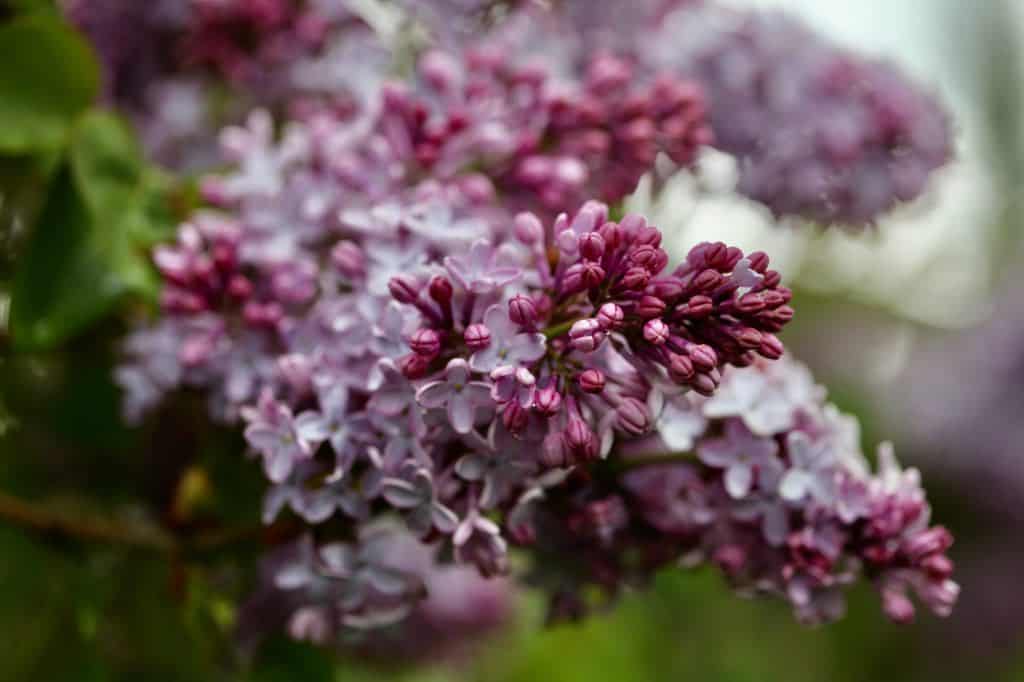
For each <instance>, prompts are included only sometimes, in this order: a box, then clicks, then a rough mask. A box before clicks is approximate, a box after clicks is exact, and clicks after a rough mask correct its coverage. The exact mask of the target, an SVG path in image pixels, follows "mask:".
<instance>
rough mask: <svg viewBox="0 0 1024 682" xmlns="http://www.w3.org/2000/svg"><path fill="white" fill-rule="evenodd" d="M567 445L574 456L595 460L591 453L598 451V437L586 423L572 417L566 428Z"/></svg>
mask: <svg viewBox="0 0 1024 682" xmlns="http://www.w3.org/2000/svg"><path fill="white" fill-rule="evenodd" d="M565 444H566V445H567V446H568V448H569V450H570V451H571V452H572V453H573V454H574V455H576V456H578V457H581V458H583V459H593V455H592V454H591V453H592V452H594V451H596V449H597V436H595V435H594V432H593V431H591V430H590V427H589V426H587V423H586V422H585V421H583V420H582V419H580V418H579V417H570V418H569V423H568V424H567V425H566V427H565Z"/></svg>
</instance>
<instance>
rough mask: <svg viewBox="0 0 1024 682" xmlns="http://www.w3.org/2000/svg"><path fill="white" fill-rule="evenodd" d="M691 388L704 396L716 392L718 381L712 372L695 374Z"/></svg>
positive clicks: (691, 381) (690, 382)
mask: <svg viewBox="0 0 1024 682" xmlns="http://www.w3.org/2000/svg"><path fill="white" fill-rule="evenodd" d="M689 384H690V388H692V389H693V390H694V391H696V392H697V393H699V394H700V395H703V396H709V395H712V394H714V392H715V389H717V388H718V382H717V381H715V379H714V378H713V376H712V375H711V374H695V375H694V376H693V378H692V379H690V381H689Z"/></svg>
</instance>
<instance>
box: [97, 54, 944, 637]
mask: <svg viewBox="0 0 1024 682" xmlns="http://www.w3.org/2000/svg"><path fill="white" fill-rule="evenodd" d="M582 64H583V69H584V70H583V72H582V73H584V76H583V77H581V78H578V79H573V78H569V79H568V80H565V79H562V78H560V77H559V76H557V75H556V74H554V73H552V72H547V71H545V70H543V69H538V68H537V67H535V66H530V65H528V64H526V63H525V62H523V61H521V60H519V59H518V58H517V57H516V56H515V55H514V54H513V55H509V54H505V53H503V52H500V51H495V50H487V49H483V48H469V49H466V50H464V51H455V52H443V51H440V50H431V51H427V52H424V53H423V54H422V55H421V56H420V58H419V59H418V61H417V63H416V68H415V74H414V75H413V76H412V77H410V78H409V79H407V80H406V81H404V82H392V83H383V84H381V85H380V86H379V87H378V88H376V89H374V90H373V92H372V94H371V95H370V96H369V97H368V98H367V100H366V102H364V103H363V106H362V107H361V108H360V109H359V111H358V112H353V111H351V110H347V109H344V108H339V107H336V106H331V105H325V104H324V103H322V102H321V103H315V104H313V105H309V103H308V102H306V103H305V104H304V105H303V106H298V107H293V108H292V111H291V114H292V119H291V120H288V121H286V122H285V123H284V124H283V125H280V126H275V123H274V121H273V119H272V117H271V115H270V114H269V113H267V112H265V111H261V110H257V111H255V112H253V113H252V114H250V116H249V118H248V120H247V122H246V125H245V126H233V127H229V128H227V129H225V130H224V131H223V133H222V135H221V147H222V150H223V153H224V155H225V157H226V160H227V161H228V162H229V163H230V168H229V170H227V171H226V172H224V173H223V174H217V175H209V176H206V177H204V178H203V180H202V183H201V187H202V194H203V198H204V199H205V200H206V202H207V203H208V204H209V206H208V208H206V209H203V210H201V211H198V212H197V213H195V214H194V215H193V216H192V217H191V218H190V220H189V221H188V222H187V223H186V224H184V225H182V226H181V227H180V229H179V231H178V240H177V243H176V244H173V245H164V246H161V247H159V248H157V249H156V250H155V252H154V261H155V264H156V266H157V268H158V269H159V271H160V273H161V274H162V276H163V278H164V280H165V288H164V292H163V298H162V311H163V317H162V319H161V320H160V321H159V322H157V323H156V324H154V325H152V326H150V327H145V328H142V329H140V330H139V331H137V332H136V333H135V334H133V335H132V336H131V337H130V338H129V339H128V341H127V343H126V345H125V351H126V361H125V363H124V364H123V365H122V366H121V367H120V368H119V369H118V371H117V380H118V382H119V384H120V385H121V386H122V387H123V388H124V389H125V393H126V413H127V414H128V415H129V416H130V417H139V416H141V415H142V414H143V413H145V412H146V411H147V410H149V409H151V408H152V407H154V406H155V405H156V404H157V403H158V402H159V401H160V399H161V397H162V396H163V395H165V394H166V393H168V392H169V391H172V390H175V389H178V388H181V387H190V388H198V389H202V390H204V391H206V392H207V394H208V395H209V398H210V408H211V414H212V415H213V416H214V418H216V419H219V420H222V421H225V422H228V423H238V422H239V421H241V422H243V423H244V431H245V438H246V441H247V443H248V445H249V447H250V450H251V452H252V454H253V455H254V456H255V457H256V458H258V459H259V461H260V463H261V464H262V466H263V470H264V472H265V474H266V476H267V478H268V480H269V481H270V483H271V487H270V489H269V490H268V492H267V495H266V498H265V501H264V514H263V518H264V521H265V522H266V523H273V522H274V521H275V520H276V519H278V518H279V517H281V516H282V515H286V514H287V515H291V516H294V517H298V518H299V519H301V521H302V522H303V523H304V524H306V525H308V526H310V527H315V533H313V534H312V535H310V538H312V537H313V536H315V538H316V541H315V542H314V541H313V540H312V539H309V540H306V541H304V542H303V543H301V544H300V545H296V546H295V547H294V548H293V550H292V551H291V553H290V554H289V558H288V560H287V561H283V562H276V563H275V562H270V563H271V568H270V569H268V570H269V571H270V573H271V575H270V576H269V578H268V581H267V584H268V585H270V586H271V588H272V589H271V591H272V592H285V593H288V595H287V599H285V602H286V603H287V604H288V605H290V606H289V607H288V609H287V610H288V611H289V613H288V617H287V621H288V623H289V628H290V630H291V632H292V633H293V634H294V635H296V636H301V637H306V638H310V639H314V640H317V641H322V640H324V639H328V638H334V637H335V636H336V635H340V634H343V633H347V632H349V631H351V630H362V629H377V628H379V627H381V626H385V625H391V624H394V623H395V622H397V621H399V620H402V619H404V618H405V617H406V616H408V615H409V614H410V612H411V611H412V610H413V609H414V607H415V604H416V603H417V602H419V601H420V600H422V599H423V597H424V594H423V592H424V587H425V583H429V581H426V580H425V579H424V576H425V575H426V574H428V573H430V572H431V571H433V570H434V569H436V568H437V567H436V566H435V565H434V564H435V563H436V562H437V561H442V560H444V561H451V562H454V563H455V564H459V565H462V566H468V567H472V568H474V569H475V570H476V571H477V572H478V573H479V574H480V575H481V576H483V577H486V578H490V577H493V576H499V575H501V574H504V573H506V572H508V569H509V561H508V552H509V546H510V543H514V544H517V545H520V546H523V547H527V548H532V549H533V550H534V551H532V552H531V556H533V557H534V558H535V559H536V560H535V562H534V564H535V569H536V571H537V573H538V576H537V577H538V580H539V582H540V583H541V584H543V585H544V586H545V587H547V588H548V589H550V591H551V592H552V594H553V595H554V599H553V602H552V604H553V614H555V615H571V614H573V613H577V612H579V611H580V610H581V609H583V608H584V607H585V604H584V603H583V602H582V599H581V598H580V597H579V594H580V589H581V588H582V587H584V586H586V585H589V584H594V583H596V584H598V585H600V586H602V587H605V588H607V590H608V592H609V593H614V592H616V591H618V590H619V589H620V588H621V587H623V586H624V585H626V584H628V583H630V582H632V581H633V580H634V579H636V578H638V577H641V578H642V577H644V576H645V575H649V574H650V572H651V571H652V570H654V569H656V568H658V567H661V566H664V565H666V564H668V563H671V562H673V561H676V560H679V559H680V558H682V557H683V556H684V555H685V556H690V557H693V556H697V555H698V554H699V553H700V552H704V553H706V554H707V556H708V558H710V559H711V560H712V561H714V562H716V563H717V564H718V565H720V566H722V567H723V569H725V571H726V573H727V575H728V576H729V577H730V578H731V579H732V580H734V581H735V582H736V584H737V585H738V586H739V587H741V588H744V589H747V588H751V589H764V590H767V591H772V592H779V593H783V594H785V595H787V596H788V597H789V598H790V599H791V600H792V601H793V602H794V604H795V605H796V606H797V608H798V613H800V615H801V616H802V617H804V618H806V619H808V620H815V619H821V618H824V616H825V615H827V613H831V612H832V611H834V603H835V599H837V596H838V588H839V587H840V586H841V585H843V584H845V583H846V582H848V580H849V579H850V578H852V577H853V576H854V575H855V572H856V571H857V570H858V568H859V567H860V566H863V570H864V571H865V572H866V573H867V574H868V575H869V576H870V577H872V578H873V579H875V580H876V581H877V583H878V584H879V586H880V589H882V593H883V597H884V600H885V603H886V610H887V612H888V613H889V614H890V615H891V616H893V617H894V618H896V619H898V620H907V619H909V617H910V616H911V615H912V613H913V607H912V605H911V603H910V601H909V600H908V598H907V597H906V594H905V592H906V590H907V589H908V588H913V589H914V590H915V591H916V592H917V593H918V595H919V596H920V597H921V598H922V599H923V600H924V601H925V602H926V603H927V604H928V605H930V606H931V607H932V608H933V609H934V610H936V611H937V612H940V613H945V612H947V611H948V608H949V606H950V605H951V603H952V600H953V598H954V597H955V592H956V589H955V584H953V583H952V582H951V581H950V580H949V573H950V570H951V565H950V564H949V561H948V559H946V558H945V555H944V551H945V549H946V548H947V547H948V544H949V536H948V533H945V531H942V530H941V529H928V528H927V522H928V512H927V507H926V505H925V503H924V498H923V493H922V492H921V490H920V488H919V486H918V485H917V480H916V475H915V474H912V473H907V474H902V473H900V472H899V471H898V469H896V468H895V465H894V464H893V465H891V466H889V465H887V466H886V467H885V468H884V470H883V472H882V473H880V474H879V475H876V476H870V475H869V474H868V473H867V468H866V467H865V466H862V462H861V460H858V459H857V457H860V455H859V449H858V448H857V445H856V443H855V442H854V439H853V438H851V436H850V434H849V428H848V425H847V422H846V421H844V420H843V419H840V418H839V417H838V416H837V415H835V414H834V413H833V412H832V411H830V410H829V409H827V408H825V407H824V406H823V405H822V396H821V395H820V391H819V390H818V389H817V388H816V387H814V385H813V382H811V381H810V380H809V379H808V378H807V377H806V376H805V375H804V374H802V370H799V369H793V367H794V365H792V364H790V363H789V362H788V361H784V362H783V363H773V362H772V361H776V360H779V359H780V358H782V357H783V354H784V350H783V346H782V344H781V342H780V341H779V339H778V337H777V336H776V334H777V333H778V332H779V331H780V330H781V329H782V328H783V327H784V326H785V324H786V323H787V322H788V321H789V320H790V319H791V317H792V315H793V310H792V308H790V306H789V302H790V298H791V292H790V290H789V289H787V288H786V287H784V286H783V285H782V284H781V281H780V279H781V278H780V276H779V273H778V272H776V271H774V270H772V269H770V268H769V259H768V257H767V256H766V255H765V254H763V253H760V252H757V253H750V254H744V253H742V252H741V251H740V250H739V249H737V248H734V247H729V246H727V245H725V244H722V243H702V244H698V245H696V246H695V247H693V248H692V249H691V250H690V251H689V253H688V255H687V256H686V258H685V260H684V261H683V262H682V263H680V264H679V265H677V266H676V267H670V266H669V260H670V258H669V255H668V253H667V252H666V251H665V250H664V249H663V248H662V233H661V232H660V231H659V230H658V229H657V228H655V227H653V226H651V225H649V224H648V223H647V221H646V220H645V219H644V218H642V217H640V216H638V215H625V216H622V217H621V218H619V217H616V216H615V215H614V213H615V211H613V209H612V208H610V207H609V206H608V205H607V204H606V203H602V202H600V201H597V200H593V199H591V200H587V197H588V195H591V194H595V195H597V196H599V197H600V198H602V199H605V200H608V201H611V202H618V201H619V200H621V199H622V198H623V196H624V195H625V194H627V193H629V192H631V191H632V190H633V189H634V188H635V185H636V183H637V182H638V180H639V178H640V176H641V175H642V174H643V173H645V172H647V171H649V170H650V169H651V168H652V166H653V164H654V162H655V157H656V156H658V155H659V154H664V155H665V156H667V157H668V158H670V159H672V160H673V161H674V162H675V163H676V164H679V165H686V164H688V163H690V162H691V161H692V159H693V156H694V153H695V150H696V148H697V146H698V145H700V144H703V143H706V142H707V141H708V140H709V139H710V133H709V132H708V130H707V127H706V125H705V123H704V117H703V107H702V104H701V98H700V94H699V91H697V90H695V89H694V88H693V86H691V85H688V84H687V83H686V82H684V81H680V80H677V79H675V78H674V77H671V76H654V77H649V75H648V72H647V71H646V70H645V69H644V68H642V66H641V65H640V64H639V63H638V62H636V61H634V60H631V59H622V58H619V57H616V56H614V55H611V54H608V53H594V54H593V55H592V56H589V57H588V58H587V59H586V60H584V61H583V62H582ZM793 376H796V377H797V378H796V379H792V377H793ZM697 396H701V397H700V398H698V397H697ZM666 447H667V449H669V450H686V451H694V452H696V453H697V455H698V457H699V459H698V460H694V461H693V462H684V463H678V462H675V461H674V459H672V458H669V459H665V458H664V457H658V458H650V457H647V456H639V457H638V456H636V455H635V451H636V450H637V448H640V449H646V448H652V450H651V451H652V452H660V451H662V450H664V449H665V448H666ZM654 448H658V449H654ZM644 451H646V450H644ZM861 459H862V458H861ZM647 460H651V461H647ZM857 462H861V464H858V463H857ZM648 472H654V473H648ZM691 493H692V495H691ZM693 496H696V497H693ZM691 498H692V499H691ZM698 499H699V500H700V503H699V505H697V503H696V502H695V500H698ZM396 519H400V520H401V521H402V522H403V524H404V527H405V530H398V529H396V527H395V525H394V524H392V523H390V521H393V520H396ZM409 534H411V535H412V536H413V537H415V538H416V539H417V541H418V544H419V546H420V549H418V550H417V551H418V552H419V554H418V555H417V556H426V557H427V559H425V560H424V561H423V562H421V563H416V562H413V563H415V564H416V566H415V567H412V568H410V566H408V565H405V564H402V563H401V562H397V563H396V561H395V555H396V553H400V552H398V550H396V549H395V547H396V546H397V545H396V543H399V544H401V543H402V542H405V541H406V540H403V539H402V537H405V536H408V535H409ZM553 558H557V560H556V561H554V562H553V563H552V561H551V560H552V559H553ZM424 566H426V567H427V568H426V569H425V568H424ZM438 570H440V569H438ZM426 586H427V587H429V585H426Z"/></svg>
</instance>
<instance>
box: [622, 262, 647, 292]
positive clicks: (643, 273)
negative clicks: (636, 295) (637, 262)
mask: <svg viewBox="0 0 1024 682" xmlns="http://www.w3.org/2000/svg"><path fill="white" fill-rule="evenodd" d="M650 280H651V273H649V272H647V270H646V269H644V268H642V267H639V266H636V267H632V268H630V269H628V270H626V272H625V274H624V275H622V279H621V280H620V281H619V286H620V287H621V288H622V289H625V290H626V291H640V290H641V289H643V288H644V287H646V286H647V283H648V282H649V281H650Z"/></svg>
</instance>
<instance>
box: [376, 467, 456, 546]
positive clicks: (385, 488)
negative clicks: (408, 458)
mask: <svg viewBox="0 0 1024 682" xmlns="http://www.w3.org/2000/svg"><path fill="white" fill-rule="evenodd" d="M403 473H404V475H403V476H402V477H401V478H395V477H389V478H385V479H383V480H382V481H381V490H380V494H381V496H382V497H383V498H384V499H386V500H387V501H388V502H389V503H390V504H392V505H394V506H395V507H396V508H397V509H400V510H402V511H404V512H405V521H406V523H407V524H408V525H409V529H410V530H411V531H412V532H414V533H416V534H417V535H420V536H423V535H426V534H427V533H429V532H430V530H431V529H432V528H436V529H437V530H438V531H440V532H441V533H445V534H450V533H453V532H454V531H455V527H456V526H457V525H458V523H459V518H458V517H457V516H456V515H455V512H453V511H452V510H451V509H449V508H448V507H446V506H445V505H444V504H442V503H441V502H440V501H439V500H438V499H437V491H436V490H435V488H434V481H433V477H432V476H431V474H430V471H428V470H427V469H425V468H423V467H414V468H409V469H407V470H406V471H405V472H403Z"/></svg>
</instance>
